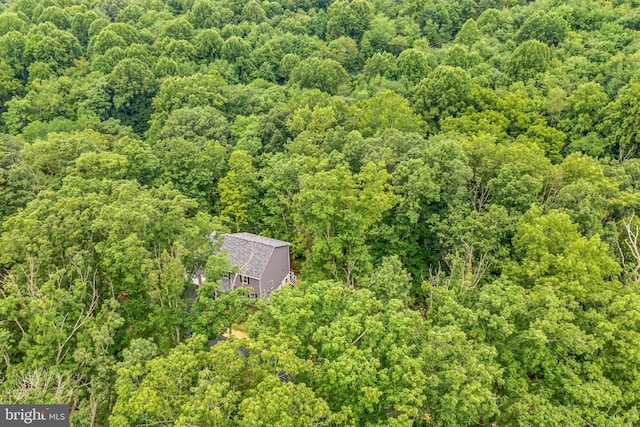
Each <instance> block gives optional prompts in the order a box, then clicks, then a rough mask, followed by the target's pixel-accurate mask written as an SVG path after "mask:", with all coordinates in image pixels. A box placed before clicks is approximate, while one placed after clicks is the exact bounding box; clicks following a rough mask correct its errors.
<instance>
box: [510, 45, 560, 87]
mask: <svg viewBox="0 0 640 427" xmlns="http://www.w3.org/2000/svg"><path fill="white" fill-rule="evenodd" d="M550 64H551V51H550V49H549V46H547V45H546V44H544V43H542V42H540V41H538V40H528V41H526V42H524V43H522V44H521V45H520V46H518V47H517V48H516V49H515V50H514V51H513V53H512V54H511V57H510V58H509V60H508V62H507V72H508V73H509V75H510V76H511V77H513V78H514V79H516V80H527V79H531V78H533V77H535V76H536V75H537V74H538V73H543V72H545V71H546V70H547V69H548V68H549V66H550Z"/></svg>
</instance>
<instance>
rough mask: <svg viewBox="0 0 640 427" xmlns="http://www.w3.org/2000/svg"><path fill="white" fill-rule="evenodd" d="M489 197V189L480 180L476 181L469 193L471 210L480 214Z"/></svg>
mask: <svg viewBox="0 0 640 427" xmlns="http://www.w3.org/2000/svg"><path fill="white" fill-rule="evenodd" d="M489 197H491V188H489V186H487V185H485V184H484V183H482V182H481V181H480V180H477V181H476V183H475V185H474V187H473V191H472V192H471V205H472V206H473V209H474V210H475V211H476V212H480V211H481V210H482V207H483V206H484V205H485V203H487V200H489Z"/></svg>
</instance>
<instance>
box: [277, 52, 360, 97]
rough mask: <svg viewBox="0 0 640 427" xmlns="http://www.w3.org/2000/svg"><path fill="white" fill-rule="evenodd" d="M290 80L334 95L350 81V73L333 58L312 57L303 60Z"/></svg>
mask: <svg viewBox="0 0 640 427" xmlns="http://www.w3.org/2000/svg"><path fill="white" fill-rule="evenodd" d="M289 81H290V82H291V83H292V84H295V85H299V86H300V87H303V88H308V89H320V90H322V91H325V92H327V93H330V94H332V95H335V94H336V93H337V92H338V89H339V88H340V87H341V86H343V85H345V84H347V83H349V75H348V74H347V72H346V71H345V70H344V68H342V66H341V65H340V64H338V63H337V62H336V61H334V60H332V59H318V58H311V59H307V60H304V61H302V62H301V63H300V64H298V65H297V66H296V67H295V68H294V69H293V70H292V71H291V76H290V78H289Z"/></svg>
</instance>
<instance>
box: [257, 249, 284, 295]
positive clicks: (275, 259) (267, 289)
mask: <svg viewBox="0 0 640 427" xmlns="http://www.w3.org/2000/svg"><path fill="white" fill-rule="evenodd" d="M290 271H291V267H290V265H289V246H281V247H279V248H275V249H274V250H273V254H271V259H270V260H269V263H268V264H267V268H266V269H265V270H264V273H263V274H262V279H261V280H260V281H261V283H262V293H263V294H264V295H269V294H270V293H271V291H273V290H274V289H277V288H278V287H279V286H280V284H281V283H282V281H283V280H284V278H285V277H287V275H288V274H289V272H290Z"/></svg>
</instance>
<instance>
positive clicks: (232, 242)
mask: <svg viewBox="0 0 640 427" xmlns="http://www.w3.org/2000/svg"><path fill="white" fill-rule="evenodd" d="M281 246H289V243H288V242H284V241H282V240H276V239H271V238H269V237H263V236H258V235H256V234H251V233H234V234H225V235H224V240H223V243H222V250H226V251H227V253H228V254H229V260H230V261H231V264H232V265H233V266H236V267H238V269H239V270H238V274H240V275H242V276H248V277H252V278H254V279H260V278H262V274H263V273H264V270H265V269H266V268H267V265H268V264H269V260H270V259H271V254H273V250H274V249H275V248H279V247H281Z"/></svg>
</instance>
